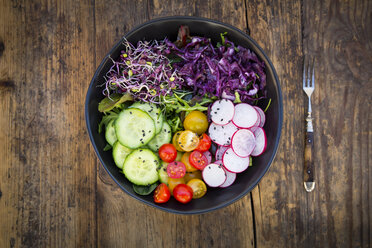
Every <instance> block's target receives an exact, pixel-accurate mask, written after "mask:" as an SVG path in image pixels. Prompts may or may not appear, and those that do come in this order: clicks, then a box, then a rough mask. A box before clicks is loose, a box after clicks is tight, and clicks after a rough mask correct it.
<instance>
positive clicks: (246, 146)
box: [231, 129, 256, 157]
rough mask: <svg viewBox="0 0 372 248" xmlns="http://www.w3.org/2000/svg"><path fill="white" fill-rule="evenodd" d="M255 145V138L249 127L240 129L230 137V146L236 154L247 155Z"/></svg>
mask: <svg viewBox="0 0 372 248" xmlns="http://www.w3.org/2000/svg"><path fill="white" fill-rule="evenodd" d="M255 147H256V138H255V136H254V134H253V132H252V131H250V130H249V129H240V130H238V131H236V132H235V133H234V135H233V137H232V142H231V148H232V149H233V150H234V152H235V153H236V155H238V156H240V157H248V156H249V155H251V153H252V151H253V149H254V148H255Z"/></svg>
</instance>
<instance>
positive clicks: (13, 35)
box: [0, 0, 372, 247]
mask: <svg viewBox="0 0 372 248" xmlns="http://www.w3.org/2000/svg"><path fill="white" fill-rule="evenodd" d="M371 5H372V4H371V3H370V1H367V0H365V1H336V0H327V1H321V2H317V3H314V2H310V1H300V0H296V1H264V2H263V1H248V0H245V1H212V0H208V1H196V0H195V1H189V2H185V1H180V0H179V1H170V0H168V1H159V0H146V1H145V0H139V1H129V0H125V1H121V2H120V3H118V2H117V1H113V0H110V1H99V0H96V1H77V2H76V1H52V2H51V1H38V2H30V1H5V0H0V109H1V110H2V111H1V114H0V126H1V129H0V140H1V142H0V157H1V158H2V163H1V166H0V247H76V246H77V247H175V246H181V247H370V246H371V243H372V228H371V223H372V197H371V195H372V193H371V192H372V168H371V163H370V158H371V156H372V154H371V153H372V149H371V148H370V144H371V141H372V140H371V139H372V124H371V123H372V122H371V114H370V109H371V107H372V106H371V105H372V101H371V95H372V90H371V89H372V6H371ZM168 15H195V16H203V17H208V18H212V19H216V20H220V21H223V22H226V23H229V24H232V25H234V26H236V27H238V28H240V29H242V30H246V29H247V28H249V30H250V31H251V36H252V37H253V38H254V39H255V40H256V41H257V42H258V43H259V45H260V46H261V47H262V48H263V49H264V51H265V52H266V53H267V55H268V56H269V57H270V59H271V60H272V62H273V64H274V66H275V68H276V70H277V73H278V76H279V79H280V82H281V87H282V91H283V100H284V125H283V130H282V137H283V138H282V141H281V144H280V148H279V150H278V154H277V156H276V159H275V161H274V163H273V164H272V167H271V169H270V170H269V172H268V173H267V175H266V176H265V177H264V178H263V180H262V181H261V182H260V184H259V185H258V187H256V188H255V189H254V190H253V191H252V193H250V194H248V195H247V196H245V197H244V198H243V199H241V200H239V201H238V202H236V203H234V204H232V205H230V206H228V207H226V208H224V209H221V210H217V211H215V212H212V213H207V214H203V215H196V216H183V215H175V214H168V213H165V212H162V211H160V210H156V209H154V208H152V207H149V206H146V205H144V204H142V203H140V202H138V201H136V200H133V199H132V198H131V197H129V196H127V195H126V194H125V193H124V192H122V191H121V190H120V189H119V188H118V187H117V186H116V185H115V183H114V182H113V180H112V179H111V178H110V177H109V176H108V174H107V173H106V172H105V170H104V169H103V167H102V165H101V164H100V163H99V162H98V160H97V159H96V156H95V154H94V151H93V148H92V146H91V145H90V142H89V138H88V135H87V132H86V128H85V122H84V112H83V109H84V107H83V106H84V100H85V94H86V89H87V87H88V85H89V82H90V79H91V78H92V75H93V73H94V71H95V69H96V67H97V66H98V64H99V63H100V61H101V60H102V58H103V57H104V56H105V54H106V53H107V51H108V50H109V49H110V47H111V46H112V45H113V44H115V43H116V42H117V41H118V40H119V39H120V38H121V36H122V35H123V34H124V33H125V32H127V31H129V30H130V29H131V28H133V27H134V26H135V25H138V24H140V23H142V22H144V21H147V20H150V19H152V18H156V17H161V16H168ZM304 55H311V56H314V57H315V58H316V83H317V85H316V91H315V93H314V94H313V98H312V99H313V103H314V105H313V112H314V113H313V116H314V127H315V165H316V166H315V167H316V170H315V171H316V176H315V177H316V183H317V184H316V190H315V191H314V192H313V193H311V194H308V193H305V191H304V189H303V185H302V174H303V171H302V170H303V169H302V165H303V147H304V141H303V137H304V124H305V123H304V114H305V110H304V106H305V105H306V103H307V102H306V97H305V95H304V94H303V92H302V90H301V81H302V65H303V64H302V61H303V56H304Z"/></svg>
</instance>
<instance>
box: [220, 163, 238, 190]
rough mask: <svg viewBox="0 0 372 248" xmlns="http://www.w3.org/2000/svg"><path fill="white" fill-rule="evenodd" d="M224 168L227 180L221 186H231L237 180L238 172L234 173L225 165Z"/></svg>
mask: <svg viewBox="0 0 372 248" xmlns="http://www.w3.org/2000/svg"><path fill="white" fill-rule="evenodd" d="M223 169H224V170H225V173H226V180H225V182H224V183H223V184H222V185H221V186H220V188H227V187H229V186H231V185H232V184H233V183H234V182H235V179H236V173H232V172H230V171H228V170H226V169H225V167H223Z"/></svg>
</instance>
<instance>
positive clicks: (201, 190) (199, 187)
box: [187, 179, 207, 199]
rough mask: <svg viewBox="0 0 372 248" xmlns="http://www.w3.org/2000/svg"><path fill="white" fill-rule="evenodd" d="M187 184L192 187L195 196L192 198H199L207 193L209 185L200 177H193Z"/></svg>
mask: <svg viewBox="0 0 372 248" xmlns="http://www.w3.org/2000/svg"><path fill="white" fill-rule="evenodd" d="M187 185H189V186H190V187H191V188H192V191H193V196H192V198H194V199H198V198H201V197H203V196H204V195H205V193H207V186H206V185H205V183H204V182H203V181H202V180H200V179H191V180H190V181H188V182H187Z"/></svg>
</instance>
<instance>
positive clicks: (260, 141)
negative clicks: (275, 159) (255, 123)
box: [251, 127, 267, 156]
mask: <svg viewBox="0 0 372 248" xmlns="http://www.w3.org/2000/svg"><path fill="white" fill-rule="evenodd" d="M254 135H255V136H256V147H255V148H254V149H253V151H252V153H251V155H252V156H259V155H261V154H262V153H263V152H264V151H265V150H266V145H267V139H266V133H265V130H263V128H262V127H257V128H256V130H255V131H254Z"/></svg>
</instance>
